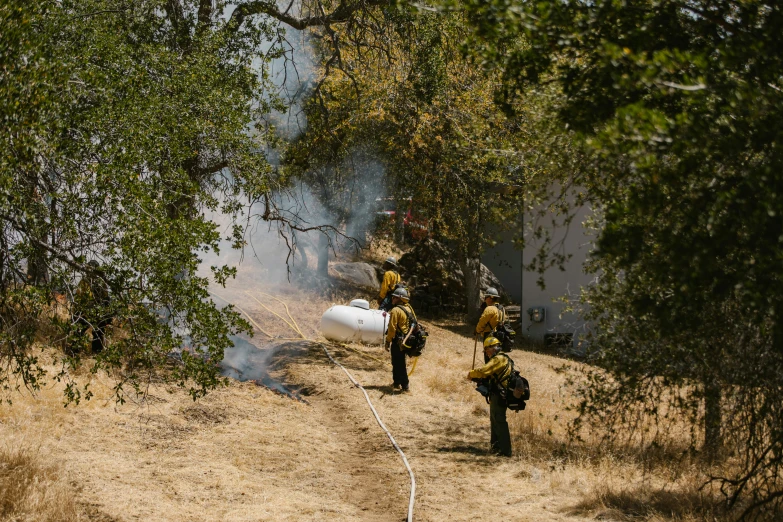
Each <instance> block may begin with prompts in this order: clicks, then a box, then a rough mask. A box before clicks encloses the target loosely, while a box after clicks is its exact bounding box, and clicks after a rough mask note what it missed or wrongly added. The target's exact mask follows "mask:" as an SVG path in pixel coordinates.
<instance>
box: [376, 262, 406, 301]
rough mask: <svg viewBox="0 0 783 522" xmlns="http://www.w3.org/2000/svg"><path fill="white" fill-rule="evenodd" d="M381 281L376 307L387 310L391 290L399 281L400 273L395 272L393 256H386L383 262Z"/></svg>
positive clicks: (392, 290) (390, 299)
mask: <svg viewBox="0 0 783 522" xmlns="http://www.w3.org/2000/svg"><path fill="white" fill-rule="evenodd" d="M383 270H384V273H383V281H382V282H381V289H380V291H379V292H378V297H377V300H378V303H380V304H379V305H378V309H379V310H384V311H386V312H388V311H389V310H391V308H392V306H393V305H392V292H394V289H395V288H396V286H397V285H398V284H399V283H400V282H401V278H400V274H399V273H398V272H397V260H396V259H395V258H394V257H391V256H389V257H387V258H386V261H384V262H383Z"/></svg>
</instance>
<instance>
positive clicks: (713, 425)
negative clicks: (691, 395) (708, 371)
mask: <svg viewBox="0 0 783 522" xmlns="http://www.w3.org/2000/svg"><path fill="white" fill-rule="evenodd" d="M720 397H721V389H720V383H719V382H717V381H714V380H712V379H710V378H707V379H705V382H704V448H703V450H704V454H705V455H706V456H707V458H708V459H709V460H713V459H714V458H715V457H716V456H717V454H718V450H719V449H720V446H721V410H720Z"/></svg>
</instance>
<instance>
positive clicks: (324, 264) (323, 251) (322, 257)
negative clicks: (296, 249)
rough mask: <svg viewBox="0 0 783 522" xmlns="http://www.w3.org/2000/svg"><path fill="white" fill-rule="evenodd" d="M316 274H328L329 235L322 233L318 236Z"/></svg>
mask: <svg viewBox="0 0 783 522" xmlns="http://www.w3.org/2000/svg"><path fill="white" fill-rule="evenodd" d="M318 275H320V276H322V277H328V276H329V236H327V235H326V234H324V233H322V234H321V237H319V238H318Z"/></svg>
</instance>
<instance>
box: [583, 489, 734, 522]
mask: <svg viewBox="0 0 783 522" xmlns="http://www.w3.org/2000/svg"><path fill="white" fill-rule="evenodd" d="M719 511H720V510H719V509H718V499H716V498H714V497H712V496H710V495H709V494H708V493H705V492H704V491H702V490H701V489H700V485H699V484H698V483H697V482H696V481H695V480H690V481H688V482H686V483H685V484H677V485H674V487H671V488H666V489H663V488H660V489H655V488H650V487H644V486H632V487H622V486H620V487H612V486H609V485H605V484H604V485H600V486H597V487H595V488H594V489H593V490H592V491H591V492H590V493H589V494H588V495H587V496H586V497H585V499H584V500H583V501H582V502H580V503H579V504H577V505H576V506H574V507H573V508H572V510H571V514H574V515H584V516H591V517H593V518H596V519H611V520H620V521H629V522H632V521H638V520H645V521H650V522H652V521H657V520H678V521H683V522H685V521H696V520H712V521H714V522H718V521H724V520H729V518H728V517H727V516H726V514H725V513H720V512H719Z"/></svg>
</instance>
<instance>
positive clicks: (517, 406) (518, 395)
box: [499, 357, 530, 411]
mask: <svg viewBox="0 0 783 522" xmlns="http://www.w3.org/2000/svg"><path fill="white" fill-rule="evenodd" d="M508 362H509V364H510V365H511V375H509V377H508V380H507V381H506V385H505V386H500V387H499V388H500V390H499V391H500V395H501V396H502V397H503V398H504V399H505V400H506V406H507V407H508V409H509V410H511V411H519V410H524V409H525V406H526V404H525V401H527V400H530V383H529V382H528V381H527V379H525V378H524V377H522V376H521V375H520V374H519V371H518V370H515V369H514V361H512V360H511V358H510V357H509V358H508Z"/></svg>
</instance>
